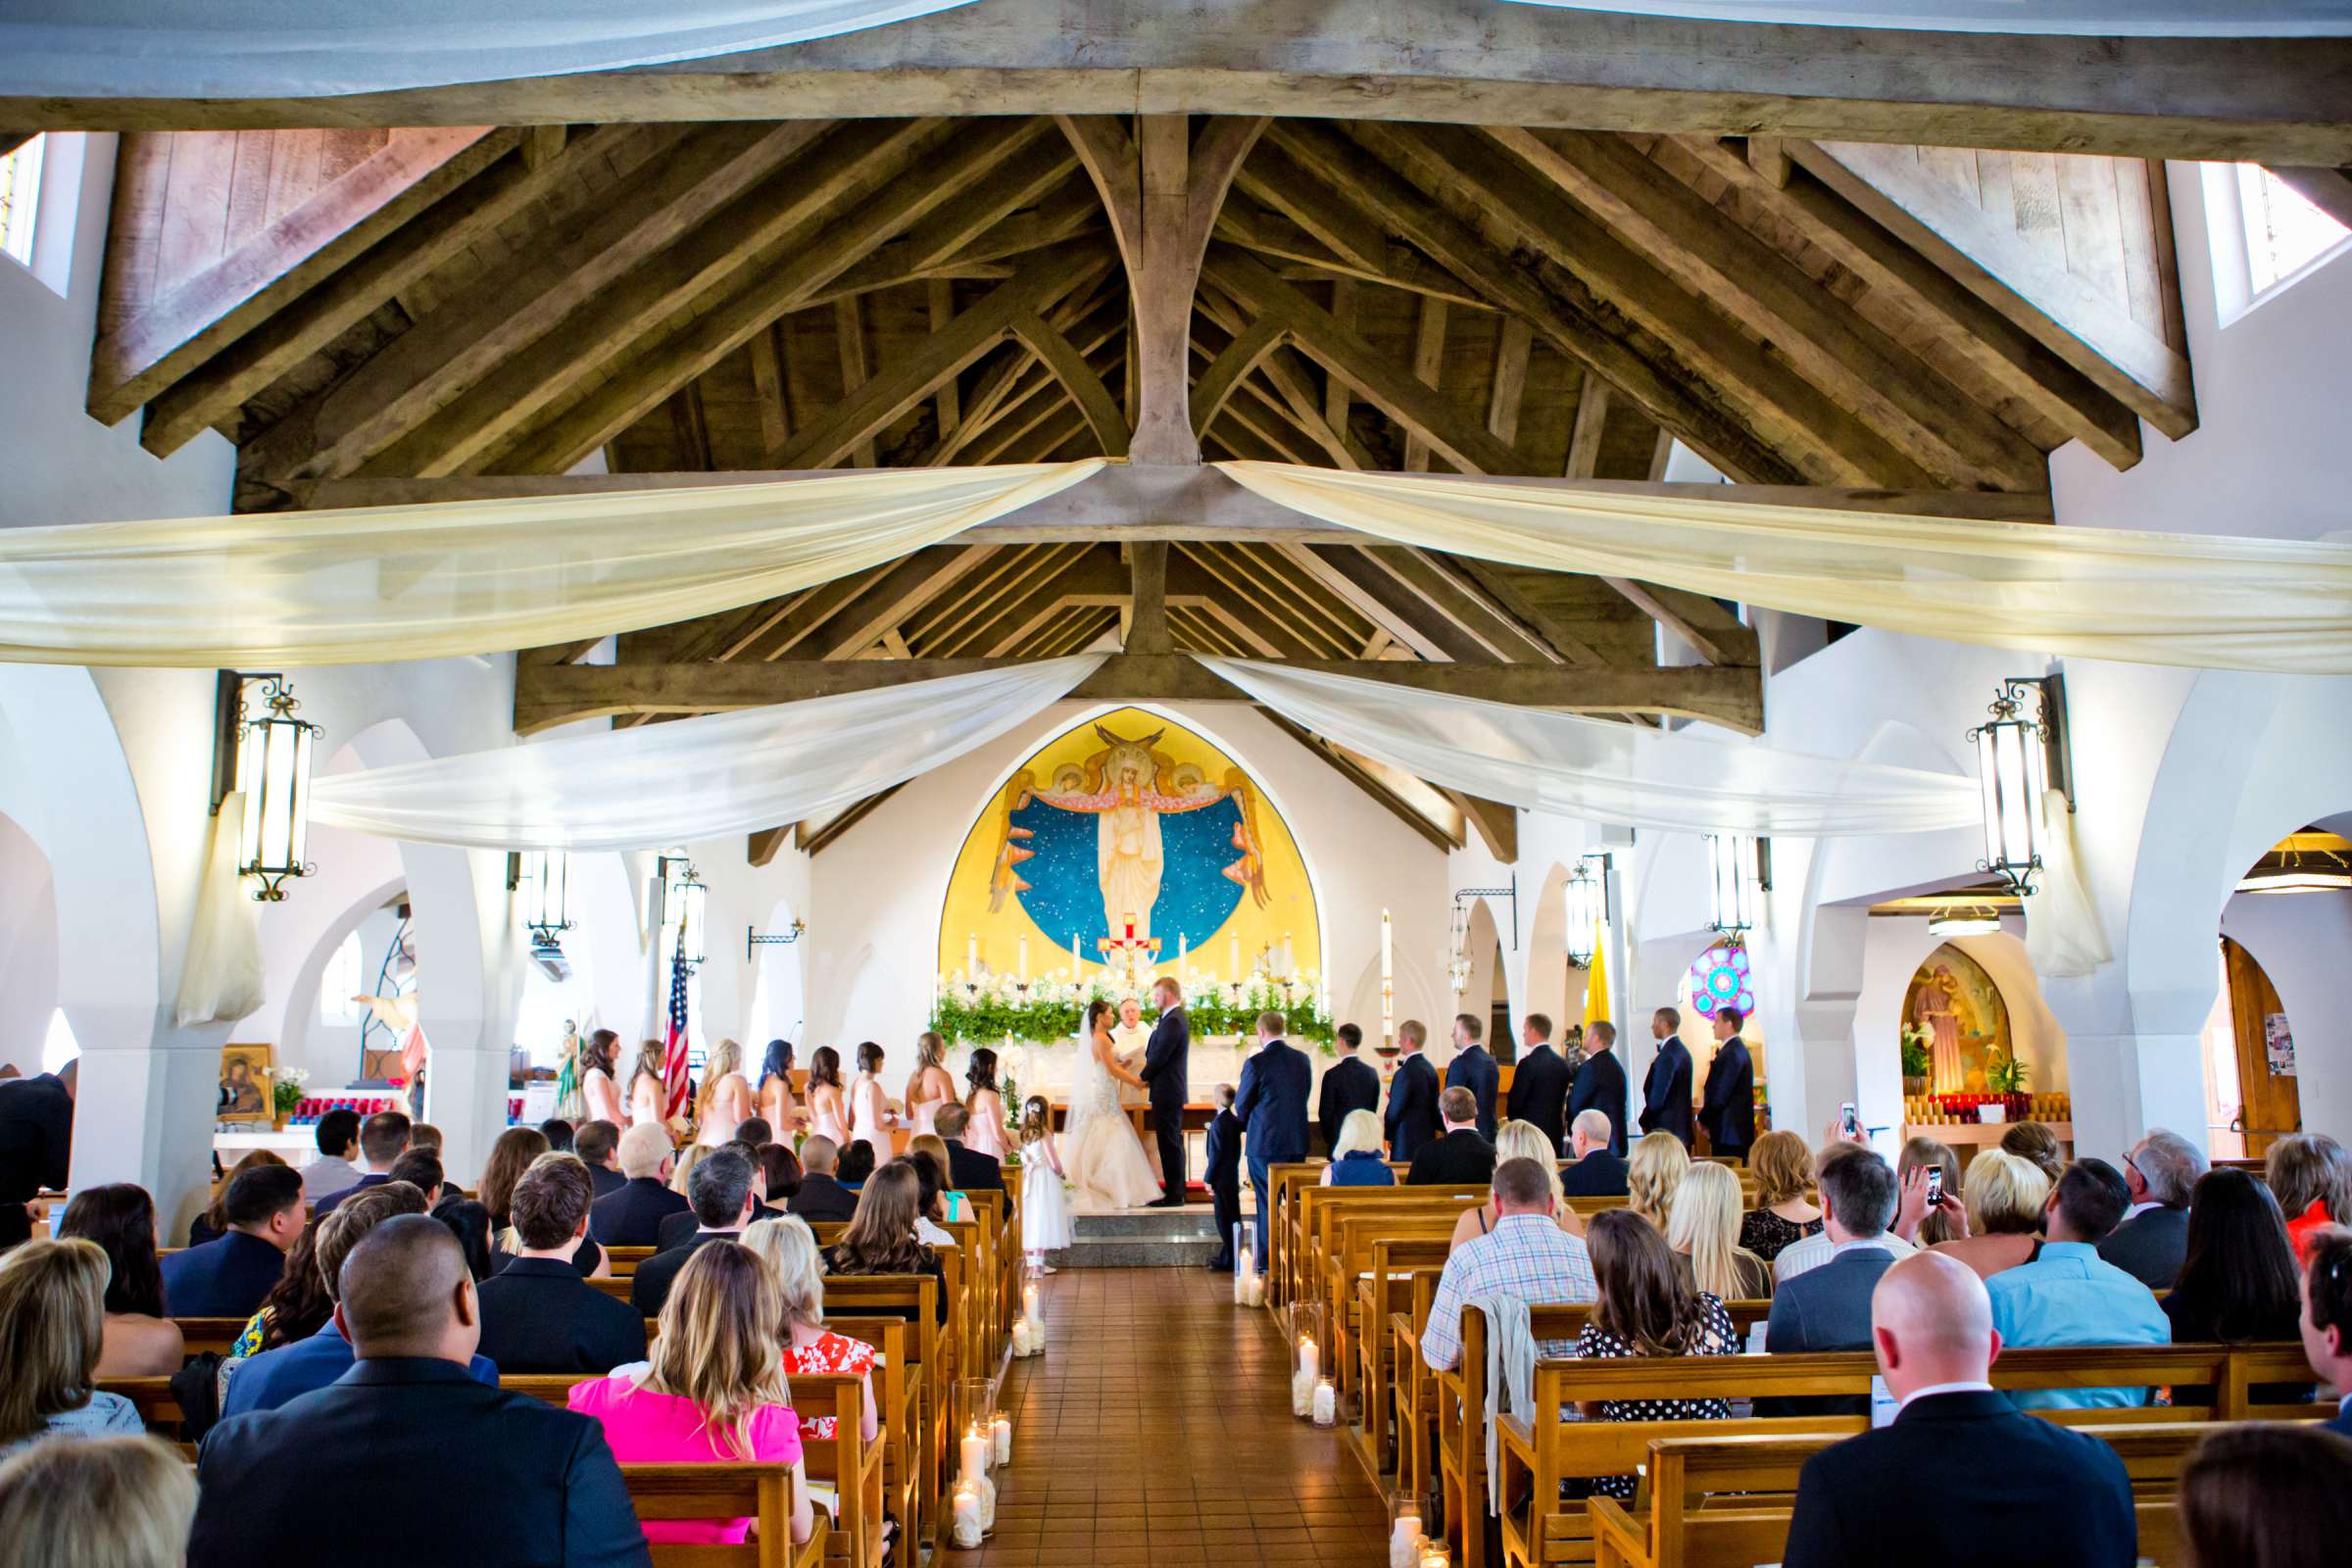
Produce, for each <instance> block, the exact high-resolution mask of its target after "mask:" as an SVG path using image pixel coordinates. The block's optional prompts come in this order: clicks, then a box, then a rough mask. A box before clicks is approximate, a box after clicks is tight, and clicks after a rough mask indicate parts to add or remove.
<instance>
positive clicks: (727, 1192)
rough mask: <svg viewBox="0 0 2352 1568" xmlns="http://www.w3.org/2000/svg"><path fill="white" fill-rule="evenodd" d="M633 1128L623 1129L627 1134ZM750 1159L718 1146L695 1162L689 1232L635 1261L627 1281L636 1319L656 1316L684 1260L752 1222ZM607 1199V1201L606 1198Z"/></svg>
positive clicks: (753, 1194) (755, 1203)
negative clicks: (635, 1265)
mask: <svg viewBox="0 0 2352 1568" xmlns="http://www.w3.org/2000/svg"><path fill="white" fill-rule="evenodd" d="M636 1130H637V1129H636V1128H634V1127H632V1128H630V1129H629V1131H631V1132H632V1133H633V1132H635V1131H636ZM752 1183H753V1171H752V1162H751V1159H750V1157H749V1156H747V1155H746V1154H745V1153H744V1152H743V1151H742V1150H740V1149H737V1148H735V1147H734V1146H733V1145H730V1144H722V1145H720V1146H719V1147H717V1148H716V1149H713V1150H711V1151H710V1152H708V1153H706V1154H705V1155H703V1157H702V1158H701V1159H699V1160H697V1161H696V1162H695V1166H694V1175H693V1177H692V1178H691V1180H690V1182H689V1195H688V1199H687V1201H689V1202H691V1203H692V1204H693V1205H694V1210H693V1212H694V1222H695V1230H694V1232H693V1234H691V1235H689V1236H688V1237H686V1238H685V1239H684V1240H683V1241H681V1242H680V1243H678V1245H677V1246H675V1247H670V1248H665V1249H663V1250H662V1251H659V1252H656V1253H655V1254H654V1255H653V1256H651V1257H649V1258H647V1259H646V1260H645V1261H644V1262H642V1263H640V1264H638V1265H637V1272H636V1274H635V1275H634V1276H632V1277H631V1279H630V1281H629V1304H630V1305H632V1306H634V1307H636V1308H637V1315H638V1316H640V1317H659V1316H661V1315H662V1302H663V1301H665V1300H667V1299H669V1287H670V1284H671V1282H672V1281H674V1280H675V1279H676V1278H677V1277H678V1270H680V1269H682V1268H684V1267H685V1266H686V1260H687V1259H688V1258H690V1257H692V1256H693V1255H694V1254H695V1253H696V1252H697V1251H698V1250H701V1249H703V1248H705V1247H708V1246H710V1245H711V1243H712V1242H731V1241H733V1240H734V1239H735V1238H736V1237H737V1236H739V1235H741V1234H742V1233H743V1228H744V1227H745V1226H746V1225H749V1224H750V1223H751V1222H752V1211H753V1209H754V1208H756V1207H757V1206H758V1205H759V1201H760V1200H759V1195H758V1194H757V1193H756V1192H754V1191H753V1186H752ZM608 1201H609V1200H608Z"/></svg>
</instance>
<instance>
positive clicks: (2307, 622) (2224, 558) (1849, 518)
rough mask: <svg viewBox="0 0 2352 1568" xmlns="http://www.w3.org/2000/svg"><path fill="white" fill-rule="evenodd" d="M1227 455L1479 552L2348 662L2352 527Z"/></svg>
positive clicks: (1963, 622) (1422, 539)
mask: <svg viewBox="0 0 2352 1568" xmlns="http://www.w3.org/2000/svg"><path fill="white" fill-rule="evenodd" d="M1218 466H1219V467H1221V468H1223V469H1224V470H1225V471H1226V472H1227V473H1228V474H1230V475H1231V476H1232V477H1233V478H1234V479H1235V480H1236V481H1237V482H1239V483H1241V484H1243V485H1246V486H1247V487H1249V488H1250V490H1252V491H1255V492H1256V493H1257V494H1259V495H1261V496H1263V497H1265V498H1266V499H1267V500H1269V501H1274V502H1277V503H1279V504H1281V505H1283V506H1286V507H1289V508H1291V509H1292V510H1294V511H1297V512H1302V513H1305V514H1307V515H1310V516H1315V517H1320V518H1322V519H1323V520H1325V521H1326V522H1332V523H1337V524H1339V525H1340V526H1342V527H1348V528H1354V529H1358V530H1360V531H1362V532H1364V533H1367V534H1372V535H1375V536H1377V537H1379V538H1382V539H1387V540H1391V541H1394V542H1395V543H1397V544H1405V545H1413V546H1417V547H1419V548H1422V549H1426V550H1443V551H1446V552H1449V553H1451V554H1454V555H1460V556H1471V557H1475V558H1477V559H1479V560H1482V561H1498V562H1504V563H1507V564H1512V565H1519V566H1532V567H1538V568H1542V569H1544V570H1549V571H1575V572H1588V573H1591V574H1593V575H1596V576H1605V577H1631V578H1636V579H1639V580H1640V581H1642V582H1654V583H1664V584H1666V585H1667V586H1668V587H1673V588H1685V589H1689V590H1690V591H1691V592H1693V593H1702V594H1707V595H1709V596H1711V597H1713V598H1717V599H1729V600H1736V601H1739V602H1740V603H1742V604H1750V605H1762V606H1765V607H1767V608H1768V609H1772V610H1785V611H1789V612H1791V613H1796V614H1800V615H1817V616H1820V617H1821V618H1823V619H1825V620H1845V621H1852V622H1855V623H1857V624H1859V625H1864V626H1879V627H1884V628H1885V629H1887V630H1888V631H1898V632H1909V633H1912V634H1914V635H1917V636H1922V637H1942V638H1947V639H1950V640H1951V641H1954V642H1966V643H1979V644H1982V645H1984V646H1985V647H1988V648H2013V649H2018V650H2021V651H2024V652H2028V653H2047V654H2062V655H2066V656H2069V657H2073V658H2080V659H2115V660H2127V661H2132V662H2139V663H2147V664H2179V665H2185V666H2188V667H2191V668H2204V669H2251V670H2260V671H2265V672H2271V673H2281V674H2347V673H2352V544H2337V543H2326V542H2316V541H2304V540H2293V539H2240V538H2229V537H2224V536H2220V535H2209V534H2167V533H2142V532H2128V531H2124V530H2120V529H2105V528H2067V527H2055V526H2043V525H2040V524H2035V523H2021V522H1960V521H1941V520H1937V519H1936V518H1931V517H1913V516H1895V515H1882V514H1877V513H1866V512H1830V511H1823V510H1818V509H1813V508H1802V507H1780V506H1764V505H1759V504H1756V503H1753V502H1739V501H1705V500H1697V499H1686V498H1683V497H1679V496H1675V497H1668V496H1656V495H1644V494H1610V493H1607V492H1595V491H1562V490H1554V489H1544V488H1541V487H1537V486H1532V485H1513V484H1507V483H1496V482H1494V481H1478V480H1463V479H1450V478H1442V477H1434V476H1431V475H1428V474H1410V473H1361V472H1341V471H1339V470H1336V469H1330V468H1304V467H1293V466H1288V465H1284V464H1277V463H1224V464H1220V465H1218Z"/></svg>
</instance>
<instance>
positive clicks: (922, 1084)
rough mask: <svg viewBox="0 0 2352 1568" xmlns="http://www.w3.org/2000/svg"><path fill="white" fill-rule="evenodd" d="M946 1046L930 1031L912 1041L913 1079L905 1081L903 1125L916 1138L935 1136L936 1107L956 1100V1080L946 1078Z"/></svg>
mask: <svg viewBox="0 0 2352 1568" xmlns="http://www.w3.org/2000/svg"><path fill="white" fill-rule="evenodd" d="M947 1059H948V1043H947V1042H946V1041H945V1040H942V1039H941V1038H940V1037H939V1035H938V1033H937V1032H936V1031H934V1030H930V1029H926V1030H924V1031H923V1032H922V1033H921V1034H919V1035H917V1036H915V1037H914V1061H915V1067H914V1076H913V1077H911V1078H909V1079H907V1127H908V1128H909V1129H911V1130H912V1131H913V1132H915V1133H917V1134H921V1133H928V1132H936V1131H937V1130H938V1129H937V1128H936V1127H934V1126H933V1125H932V1118H933V1117H935V1116H937V1115H938V1114H939V1107H940V1106H942V1105H944V1104H947V1103H949V1102H951V1101H953V1100H954V1099H955V1098H956V1080H955V1079H954V1078H951V1077H950V1076H948V1067H947Z"/></svg>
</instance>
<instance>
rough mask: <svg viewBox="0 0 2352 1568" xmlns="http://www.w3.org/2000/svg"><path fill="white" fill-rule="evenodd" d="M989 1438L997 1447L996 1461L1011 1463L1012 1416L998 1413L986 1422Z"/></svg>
mask: <svg viewBox="0 0 2352 1568" xmlns="http://www.w3.org/2000/svg"><path fill="white" fill-rule="evenodd" d="M988 1431H989V1436H990V1438H991V1439H992V1440H993V1441H994V1442H995V1444H996V1448H997V1463H999V1464H1010V1463H1012V1417H1010V1416H1008V1415H1002V1414H1000V1415H999V1416H998V1417H997V1418H996V1419H995V1420H994V1421H991V1422H990V1423H989V1424H988Z"/></svg>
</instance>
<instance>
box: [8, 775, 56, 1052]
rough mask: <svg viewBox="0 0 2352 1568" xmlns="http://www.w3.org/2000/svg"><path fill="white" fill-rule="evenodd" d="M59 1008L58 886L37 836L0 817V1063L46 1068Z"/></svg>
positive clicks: (10, 820)
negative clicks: (45, 1051) (44, 1047)
mask: <svg viewBox="0 0 2352 1568" xmlns="http://www.w3.org/2000/svg"><path fill="white" fill-rule="evenodd" d="M56 1010H57V888H56V886H55V884H54V883H53V882H52V881H51V879H50V872H49V858H48V857H47V856H46V855H43V854H42V853H41V847H40V846H39V845H38V844H36V843H34V842H33V839H32V835H31V834H29V833H27V832H25V829H23V828H22V827H19V826H18V825H17V824H16V822H15V821H13V820H12V819H10V818H9V817H7V816H0V1062H10V1063H13V1064H14V1065H15V1066H16V1068H17V1070H18V1071H20V1072H23V1073H26V1074H31V1073H36V1072H39V1071H40V1070H41V1042H42V1040H43V1039H44V1038H45V1037H46V1036H47V1034H48V1032H49V1019H50V1016H51V1015H52V1014H53V1013H55V1012H56Z"/></svg>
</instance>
